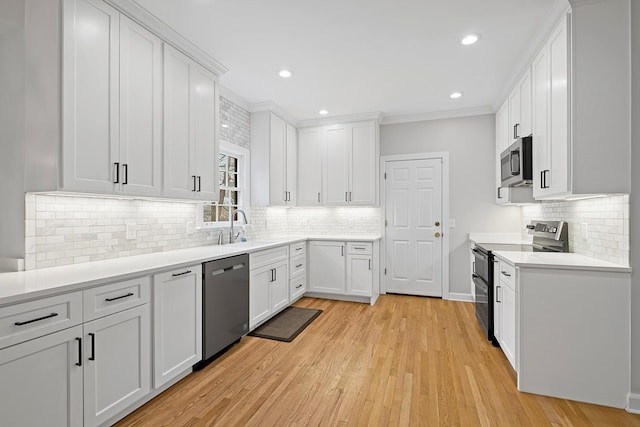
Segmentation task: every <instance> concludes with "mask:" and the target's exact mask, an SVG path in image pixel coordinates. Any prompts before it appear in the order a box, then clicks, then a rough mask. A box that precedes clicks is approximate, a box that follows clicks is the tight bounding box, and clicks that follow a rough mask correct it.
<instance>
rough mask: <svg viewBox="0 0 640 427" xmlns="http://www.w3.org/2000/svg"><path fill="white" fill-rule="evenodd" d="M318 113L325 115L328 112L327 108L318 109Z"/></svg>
mask: <svg viewBox="0 0 640 427" xmlns="http://www.w3.org/2000/svg"><path fill="white" fill-rule="evenodd" d="M318 114H322V115H323V116H326V115H327V114H329V112H328V111H327V110H320V111H318Z"/></svg>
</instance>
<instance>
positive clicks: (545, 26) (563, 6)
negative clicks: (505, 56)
mask: <svg viewBox="0 0 640 427" xmlns="http://www.w3.org/2000/svg"><path fill="white" fill-rule="evenodd" d="M569 1H572V2H575V0H556V1H555V2H554V3H553V5H552V6H551V9H550V10H549V11H548V12H547V14H546V15H545V17H544V18H543V19H542V21H541V22H540V23H539V25H538V29H537V30H536V32H535V34H534V35H533V36H532V37H531V38H530V39H529V43H527V45H526V46H525V47H524V49H522V53H521V54H520V56H519V57H518V59H517V60H516V63H515V64H514V65H513V67H512V68H511V70H510V71H511V72H510V74H509V78H508V79H507V80H506V81H507V82H508V84H507V85H506V86H505V87H504V88H503V89H502V91H501V92H500V96H498V98H497V99H496V100H495V102H494V103H493V109H494V111H498V110H499V109H500V106H501V105H502V103H503V102H504V100H505V99H507V97H508V96H509V94H510V93H511V91H512V90H513V88H514V87H515V86H516V84H517V83H518V81H520V78H522V76H523V75H524V73H525V71H526V69H527V67H528V66H529V64H531V61H533V58H534V57H535V55H536V54H537V53H538V52H539V51H540V49H541V48H542V46H543V45H544V43H545V42H546V41H547V39H548V38H549V36H550V35H551V31H553V29H554V28H555V27H556V25H558V23H559V21H560V19H561V18H562V17H563V16H564V15H565V14H566V13H567V12H568V11H569V10H571V6H570V4H569ZM598 1H601V0H598Z"/></svg>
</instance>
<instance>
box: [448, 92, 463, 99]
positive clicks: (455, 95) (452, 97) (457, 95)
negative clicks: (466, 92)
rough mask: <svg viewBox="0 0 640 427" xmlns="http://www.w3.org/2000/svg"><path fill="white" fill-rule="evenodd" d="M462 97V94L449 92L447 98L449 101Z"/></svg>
mask: <svg viewBox="0 0 640 427" xmlns="http://www.w3.org/2000/svg"><path fill="white" fill-rule="evenodd" d="M461 96H462V92H451V95H449V98H451V99H458V98H460V97H461Z"/></svg>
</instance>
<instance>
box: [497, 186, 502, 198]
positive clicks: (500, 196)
mask: <svg viewBox="0 0 640 427" xmlns="http://www.w3.org/2000/svg"><path fill="white" fill-rule="evenodd" d="M500 190H502V187H498V199H502V195H501V194H500Z"/></svg>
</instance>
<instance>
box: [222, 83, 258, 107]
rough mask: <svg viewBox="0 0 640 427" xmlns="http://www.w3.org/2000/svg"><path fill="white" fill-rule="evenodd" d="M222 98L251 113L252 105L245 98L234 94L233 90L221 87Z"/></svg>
mask: <svg viewBox="0 0 640 427" xmlns="http://www.w3.org/2000/svg"><path fill="white" fill-rule="evenodd" d="M220 96H222V97H223V98H227V99H228V100H229V101H231V102H233V103H234V104H236V105H237V106H239V107H241V108H244V109H245V110H247V111H251V104H249V103H248V102H247V101H246V100H245V99H244V98H243V97H241V96H240V95H238V94H237V93H235V92H233V91H232V90H231V89H229V88H227V87H225V86H222V85H220Z"/></svg>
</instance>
